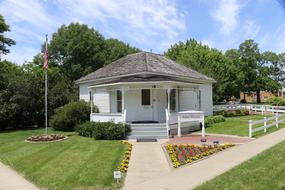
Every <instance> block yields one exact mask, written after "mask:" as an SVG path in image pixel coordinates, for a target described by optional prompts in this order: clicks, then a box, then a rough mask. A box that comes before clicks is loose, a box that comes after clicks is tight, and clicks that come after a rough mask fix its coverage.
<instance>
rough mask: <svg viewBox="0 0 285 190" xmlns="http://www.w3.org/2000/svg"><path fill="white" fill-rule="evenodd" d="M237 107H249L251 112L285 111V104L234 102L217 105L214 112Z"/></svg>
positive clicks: (272, 112)
mask: <svg viewBox="0 0 285 190" xmlns="http://www.w3.org/2000/svg"><path fill="white" fill-rule="evenodd" d="M236 109H247V110H249V111H250V112H251V113H252V112H255V113H261V114H262V115H264V114H270V113H271V114H274V113H280V114H284V113H285V106H272V105H255V104H232V105H215V106H214V108H213V111H214V112H218V111H231V110H236Z"/></svg>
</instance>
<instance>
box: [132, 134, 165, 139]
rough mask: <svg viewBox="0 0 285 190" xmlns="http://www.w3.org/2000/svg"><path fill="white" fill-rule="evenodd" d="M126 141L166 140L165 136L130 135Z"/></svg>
mask: <svg viewBox="0 0 285 190" xmlns="http://www.w3.org/2000/svg"><path fill="white" fill-rule="evenodd" d="M127 138H128V139H167V138H168V137H167V136H166V135H159V136H158V135H157V136H149V135H130V136H128V137H127Z"/></svg>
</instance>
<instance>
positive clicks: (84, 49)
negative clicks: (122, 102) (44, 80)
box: [48, 23, 105, 80]
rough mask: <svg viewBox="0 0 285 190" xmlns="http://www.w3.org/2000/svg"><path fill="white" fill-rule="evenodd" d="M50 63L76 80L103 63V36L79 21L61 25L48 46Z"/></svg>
mask: <svg viewBox="0 0 285 190" xmlns="http://www.w3.org/2000/svg"><path fill="white" fill-rule="evenodd" d="M48 48H49V57H50V61H49V63H50V65H51V66H58V67H59V68H60V69H61V71H62V72H63V73H64V74H65V75H66V76H67V77H68V78H69V79H71V80H76V79H78V78H80V77H81V76H83V75H86V74H87V73H90V72H91V71H94V70H96V69H99V68H101V67H102V66H103V65H104V63H105V52H104V50H105V43H104V37H103V36H102V35H101V34H100V33H99V32H98V31H96V30H94V29H93V28H89V27H88V26H87V25H84V24H79V23H71V24H69V25H68V26H66V25H62V26H61V27H60V28H59V29H58V31H57V32H56V33H54V34H53V35H52V39H51V41H50V44H49V46H48Z"/></svg>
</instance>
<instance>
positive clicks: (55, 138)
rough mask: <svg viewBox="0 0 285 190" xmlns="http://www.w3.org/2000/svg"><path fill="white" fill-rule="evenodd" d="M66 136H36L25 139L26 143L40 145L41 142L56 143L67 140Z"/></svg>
mask: <svg viewBox="0 0 285 190" xmlns="http://www.w3.org/2000/svg"><path fill="white" fill-rule="evenodd" d="M67 138H68V137H67V136H64V135H60V134H51V135H36V136H31V137H28V138H27V139H26V141H27V142H32V143H41V142H56V141H62V140H65V139H67Z"/></svg>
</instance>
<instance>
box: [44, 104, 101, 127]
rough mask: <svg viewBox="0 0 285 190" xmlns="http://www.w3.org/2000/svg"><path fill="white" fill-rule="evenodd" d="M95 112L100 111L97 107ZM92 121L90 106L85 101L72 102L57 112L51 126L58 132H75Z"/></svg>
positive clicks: (52, 118) (51, 120)
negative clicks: (81, 125) (75, 128)
mask: <svg viewBox="0 0 285 190" xmlns="http://www.w3.org/2000/svg"><path fill="white" fill-rule="evenodd" d="M94 110H95V111H98V109H97V108H96V107H95V109H94ZM89 119H90V105H89V103H87V102H85V101H78V102H71V103H69V104H66V105H64V106H62V107H60V108H58V109H56V110H55V113H54V115H53V116H52V117H51V119H50V123H49V124H50V126H51V127H52V128H54V129H55V130H58V131H74V127H75V126H76V125H78V124H80V123H83V122H85V121H88V120H89Z"/></svg>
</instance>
